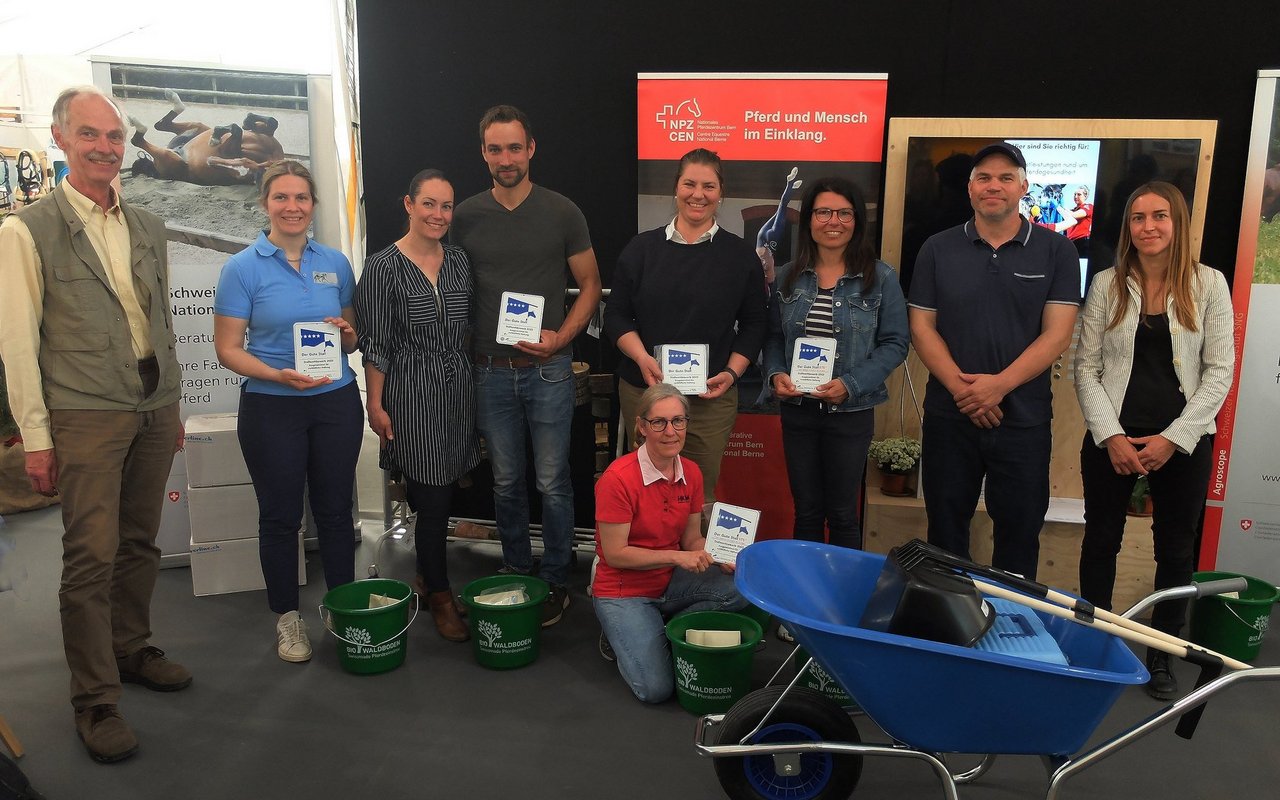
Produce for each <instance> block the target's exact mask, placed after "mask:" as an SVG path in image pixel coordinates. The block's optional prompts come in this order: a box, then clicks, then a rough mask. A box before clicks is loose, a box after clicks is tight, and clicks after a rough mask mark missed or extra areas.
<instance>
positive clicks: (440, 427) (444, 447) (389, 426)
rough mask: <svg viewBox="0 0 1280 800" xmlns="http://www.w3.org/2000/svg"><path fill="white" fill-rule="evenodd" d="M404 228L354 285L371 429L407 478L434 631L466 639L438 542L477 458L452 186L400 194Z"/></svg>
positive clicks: (431, 183) (435, 177) (436, 180)
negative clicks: (450, 239)
mask: <svg viewBox="0 0 1280 800" xmlns="http://www.w3.org/2000/svg"><path fill="white" fill-rule="evenodd" d="M404 208H405V211H406V213H407V214H408V216H409V230H408V232H407V233H406V234H405V235H404V236H402V237H401V238H400V239H399V240H398V241H397V242H395V244H393V245H391V246H390V247H388V248H386V249H385V250H382V251H381V252H379V253H377V254H375V255H373V256H370V257H369V259H368V260H367V261H366V262H365V267H364V274H363V275H362V276H361V278H360V282H359V285H358V286H357V287H356V295H355V312H356V319H357V320H358V325H357V330H359V331H360V350H361V352H362V353H363V354H364V369H365V381H366V384H367V388H368V401H367V403H368V411H369V427H370V428H372V429H373V431H374V433H376V434H378V439H379V441H380V443H381V446H382V455H381V464H382V466H383V468H387V469H390V468H396V469H398V470H399V471H400V472H401V473H402V474H403V475H404V478H405V484H406V489H407V494H408V501H409V507H410V508H411V509H413V510H414V511H415V512H417V515H418V518H417V523H416V525H415V528H414V539H415V541H416V543H417V560H418V573H419V574H420V575H421V576H422V581H423V583H424V585H425V590H426V599H427V604H428V606H429V608H430V610H431V616H432V619H433V620H434V621H435V625H436V630H437V631H439V632H440V635H441V636H443V637H444V638H446V639H448V640H450V641H455V642H462V641H466V640H467V638H468V634H467V628H466V625H465V624H463V622H462V619H461V617H460V615H459V614H458V608H457V605H456V602H455V600H454V596H453V592H452V590H451V589H450V587H449V573H448V569H447V567H446V564H445V537H446V534H447V531H448V525H449V507H450V504H451V501H452V499H453V486H454V484H455V483H456V482H457V480H458V479H459V478H461V477H462V476H463V475H465V474H466V473H467V472H468V471H469V470H470V469H471V468H472V467H474V466H475V465H476V464H477V463H478V462H479V460H480V453H479V446H478V440H477V438H476V432H475V394H474V388H473V385H472V382H471V367H470V365H469V363H468V361H467V356H466V351H465V349H464V345H465V341H466V336H467V331H468V329H469V309H470V303H471V267H470V264H469V263H468V261H467V255H466V253H465V252H463V250H462V248H460V247H455V246H453V245H447V244H444V243H443V239H444V237H445V234H446V233H448V231H449V225H450V223H451V222H452V221H453V186H451V185H450V184H449V182H448V181H447V180H445V177H444V175H443V174H442V173H440V172H439V171H438V170H433V169H428V170H423V171H422V172H419V173H418V174H417V175H415V176H414V177H413V180H412V181H411V182H410V183H409V194H407V195H406V196H405V198H404Z"/></svg>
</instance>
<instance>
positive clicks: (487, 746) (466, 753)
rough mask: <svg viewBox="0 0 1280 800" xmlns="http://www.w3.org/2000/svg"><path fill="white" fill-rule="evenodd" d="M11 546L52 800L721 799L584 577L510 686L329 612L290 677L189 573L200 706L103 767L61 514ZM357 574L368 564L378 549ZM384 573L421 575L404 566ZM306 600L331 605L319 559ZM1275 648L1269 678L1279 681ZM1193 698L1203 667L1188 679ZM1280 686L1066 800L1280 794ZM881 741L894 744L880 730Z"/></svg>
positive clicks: (922, 771) (25, 665)
mask: <svg viewBox="0 0 1280 800" xmlns="http://www.w3.org/2000/svg"><path fill="white" fill-rule="evenodd" d="M5 521H6V524H5V526H4V527H3V528H0V535H3V536H5V537H6V538H7V539H8V540H9V541H10V543H12V544H14V545H15V546H16V549H15V551H14V552H12V553H11V554H10V555H9V556H8V558H10V559H13V561H11V562H10V566H16V567H18V568H19V570H20V571H25V572H26V573H27V576H26V579H25V581H24V582H23V583H21V584H20V585H19V586H18V588H17V589H16V590H15V591H9V592H4V593H0V714H3V715H4V717H5V718H6V719H7V720H8V721H9V723H10V725H11V726H12V727H13V728H14V730H15V731H16V732H17V734H18V735H19V737H20V738H21V740H22V742H23V744H24V745H25V746H26V749H27V755H26V757H25V758H23V759H22V760H21V761H20V762H19V763H20V765H21V766H22V768H23V769H24V770H25V771H26V772H27V774H28V776H29V777H30V778H31V780H32V782H33V783H34V784H35V785H36V786H37V787H38V788H39V789H41V790H42V791H43V792H45V793H46V794H47V795H48V797H49V798H50V800H70V799H71V798H94V800H114V798H239V797H255V798H285V797H305V798H315V799H317V800H319V799H323V798H347V797H377V798H436V797H476V798H521V800H539V799H540V798H567V797H582V798H595V797H611V798H659V797H662V798H668V797H670V798H715V797H721V796H723V795H722V793H721V791H720V788H719V784H718V783H717V781H716V778H715V774H714V771H713V769H712V765H711V763H710V762H709V761H708V760H705V759H702V758H700V757H698V756H697V755H695V754H694V752H693V747H692V744H691V740H692V734H693V724H694V718H693V717H692V716H691V715H689V714H687V713H685V712H684V711H683V710H682V709H681V708H680V707H679V706H678V705H676V704H675V703H674V702H668V703H666V704H664V705H662V706H659V707H656V708H649V707H643V706H641V705H640V704H638V703H636V702H635V701H633V700H632V699H631V696H630V693H629V692H628V691H627V690H626V688H625V687H624V686H623V684H622V683H621V681H620V679H619V678H618V677H617V674H616V672H615V671H614V668H613V667H612V665H610V664H607V663H606V662H604V661H603V660H601V659H600V657H599V656H598V655H597V654H596V636H597V633H598V628H597V626H596V623H595V619H594V615H593V614H592V613H591V608H590V605H589V598H587V597H586V595H585V585H586V581H587V576H586V572H587V570H586V566H585V559H584V562H583V563H582V564H580V565H579V567H578V568H577V569H576V571H575V573H574V576H573V581H572V584H571V589H572V593H573V594H572V596H573V605H572V607H571V608H570V609H569V611H568V612H567V616H566V618H565V621H564V622H563V623H562V624H560V625H558V626H556V627H554V628H551V629H549V630H548V631H546V634H545V636H544V637H543V642H542V653H541V657H540V658H539V660H538V661H537V663H535V664H534V665H532V666H530V667H528V668H525V669H521V670H516V671H512V672H492V671H488V670H485V669H482V668H481V667H479V666H477V665H476V664H475V663H474V662H473V660H472V657H471V653H470V650H469V645H454V644H450V643H448V642H445V641H444V640H442V639H440V638H439V637H438V636H436V634H435V632H434V630H432V628H431V626H430V622H429V620H426V619H421V620H419V622H418V624H417V625H416V626H415V627H414V628H413V630H412V632H411V636H410V645H409V655H408V659H407V661H406V663H405V665H404V666H403V667H401V668H400V669H398V670H396V671H394V672H391V673H387V674H384V675H380V676H365V677H359V676H354V675H349V674H346V673H344V672H343V671H342V670H341V668H340V667H339V665H338V662H337V653H336V650H335V648H334V647H333V646H332V645H330V644H329V643H328V642H325V641H324V640H323V638H322V637H323V633H321V632H319V631H318V630H317V629H318V627H319V625H318V621H317V617H316V614H315V613H314V612H310V611H308V612H306V614H307V616H308V619H309V621H310V622H311V624H312V632H313V633H312V637H313V643H314V644H315V646H316V650H315V652H316V655H315V658H314V659H313V660H312V661H311V662H310V663H309V664H304V665H293V664H285V663H283V662H281V661H279V660H278V659H277V658H276V656H275V652H274V630H273V627H274V626H273V618H272V615H271V614H270V613H269V612H268V610H267V608H266V601H265V596H264V594H263V593H261V592H252V593H245V594H236V595H225V596H220V597H203V598H197V597H193V596H192V594H191V583H190V575H189V574H188V571H187V570H186V569H171V570H165V571H163V572H162V573H161V575H160V580H159V585H158V588H157V591H156V596H155V601H154V628H155V638H154V642H155V644H156V645H158V646H160V647H162V648H164V649H166V650H167V651H168V652H169V654H170V655H171V656H173V657H174V658H177V659H179V660H181V661H182V662H183V663H185V664H187V665H188V666H190V667H191V668H192V670H193V671H194V673H195V675H196V680H195V684H194V685H193V686H192V687H191V688H190V689H188V690H187V691H183V692H178V693H175V694H169V695H166V694H157V693H153V692H148V691H146V690H145V689H142V688H140V687H136V686H127V687H125V697H124V701H123V703H122V710H123V712H124V713H125V715H126V718H127V719H128V720H129V722H130V723H131V724H132V725H133V726H134V728H135V730H136V731H137V732H138V735H139V737H140V739H141V742H142V748H141V751H140V753H139V754H138V756H137V757H135V758H133V759H131V760H129V761H126V762H123V763H121V764H117V765H112V766H100V765H97V764H95V763H93V762H92V761H90V759H89V758H88V756H87V755H86V754H85V753H84V751H83V749H82V748H81V745H80V743H79V741H78V740H77V738H76V736H75V732H74V729H73V727H72V720H71V717H72V715H71V707H70V705H69V704H68V703H67V699H66V696H67V695H66V692H67V671H66V665H65V662H64V661H63V656H62V647H61V638H60V632H59V628H58V615H57V583H58V572H59V569H60V566H59V558H60V543H59V536H60V533H61V526H60V521H59V516H58V509H57V508H56V507H55V508H52V509H46V510H44V511H36V512H30V513H27V514H19V515H11V516H9V517H7V518H6V520H5ZM360 558H361V562H362V563H363V562H367V561H371V560H372V559H373V556H372V548H371V547H370V546H369V545H368V544H367V543H366V545H365V546H363V547H362V549H361V556H360ZM450 559H451V569H452V575H453V578H454V582H455V584H456V585H457V586H461V585H462V584H463V583H465V582H466V581H467V580H469V579H471V578H474V577H479V576H481V575H484V574H488V573H489V572H491V571H492V570H493V569H494V568H496V567H497V566H498V564H499V562H500V559H499V554H498V551H497V550H496V549H493V548H491V547H489V546H486V545H478V544H470V543H463V544H452V545H450ZM382 564H383V566H384V568H386V567H389V568H390V570H391V572H393V573H395V572H403V571H404V570H406V569H408V568H410V564H411V560H410V557H409V555H408V554H407V553H404V552H398V551H394V550H392V551H388V554H387V555H386V556H384V557H383V559H382ZM308 575H309V578H310V580H309V582H308V585H307V586H306V587H305V588H304V589H303V604H304V607H305V608H307V609H313V608H314V607H315V605H316V604H317V603H319V601H320V598H321V596H322V594H323V588H322V583H323V579H322V577H321V575H320V571H319V565H318V564H317V563H316V558H315V557H314V555H313V556H311V557H310V558H309V559H308ZM1272 637H1273V640H1272V642H1271V643H1270V645H1268V646H1267V647H1266V648H1265V649H1264V652H1263V654H1262V658H1261V659H1260V660H1259V663H1260V664H1266V665H1274V664H1276V663H1277V659H1278V657H1280V646H1277V645H1276V644H1275V642H1274V639H1275V635H1274V634H1273V635H1272ZM785 655H786V649H785V648H784V647H783V646H782V645H781V644H780V643H778V642H777V641H776V640H774V639H772V638H770V641H769V644H768V646H767V647H766V649H765V650H764V651H762V652H761V653H760V654H758V656H757V658H756V667H755V673H756V674H755V677H756V681H757V684H758V685H759V684H762V683H763V682H764V680H765V679H766V678H767V677H768V676H769V675H770V674H771V673H772V671H773V669H774V668H775V667H776V666H777V664H778V663H779V662H780V661H781V660H782V659H783V658H784V656H785ZM1178 671H1179V675H1180V678H1181V679H1182V681H1183V683H1184V684H1187V683H1190V682H1191V680H1192V679H1193V676H1192V670H1191V669H1190V668H1189V667H1187V666H1186V665H1181V664H1180V665H1179V670H1178ZM1159 708H1161V706H1160V704H1158V703H1155V702H1154V701H1152V700H1150V699H1148V698H1147V697H1146V696H1145V695H1144V694H1143V693H1142V691H1141V690H1140V689H1137V688H1134V689H1130V690H1128V691H1127V692H1126V694H1125V695H1124V696H1123V697H1122V698H1121V699H1120V701H1119V702H1118V703H1117V704H1116V706H1115V708H1114V709H1113V710H1112V712H1111V714H1110V715H1109V716H1108V717H1107V719H1106V720H1104V722H1103V723H1102V725H1101V726H1100V728H1099V731H1098V734H1097V736H1098V737H1099V738H1101V737H1105V736H1110V735H1112V734H1114V733H1115V732H1117V731H1120V730H1123V729H1125V728H1127V727H1129V726H1132V725H1134V724H1136V723H1137V722H1139V721H1140V720H1142V719H1144V718H1145V717H1146V716H1148V715H1149V714H1152V713H1154V712H1155V711H1157V710H1158V709H1159ZM1278 712H1280V685H1277V684H1276V683H1269V684H1255V685H1245V686H1242V687H1240V688H1238V689H1235V690H1232V691H1229V692H1226V693H1224V694H1223V695H1222V696H1221V698H1220V699H1218V700H1215V701H1214V702H1213V703H1211V704H1210V705H1209V707H1208V710H1207V712H1206V714H1205V716H1204V720H1203V722H1202V724H1201V726H1200V730H1199V732H1198V733H1197V735H1196V737H1195V738H1194V739H1193V740H1191V741H1189V742H1188V741H1184V740H1182V739H1179V738H1177V737H1176V736H1174V734H1173V731H1172V730H1171V729H1169V728H1166V729H1162V730H1160V731H1157V732H1156V733H1154V734H1152V735H1151V736H1149V737H1147V738H1146V739H1143V740H1141V741H1139V742H1137V743H1136V744H1134V745H1132V746H1131V747H1129V748H1128V749H1125V750H1122V751H1120V752H1119V753H1118V754H1117V755H1115V756H1114V757H1113V758H1111V759H1109V760H1106V761H1103V762H1101V763H1100V764H1098V765H1097V766H1094V767H1092V768H1091V769H1089V770H1086V771H1085V772H1083V773H1082V774H1081V775H1080V776H1078V777H1077V778H1075V779H1074V780H1072V781H1071V782H1069V783H1068V784H1067V786H1066V791H1065V792H1064V794H1063V796H1064V797H1068V798H1096V797H1108V798H1110V797H1117V798H1127V799H1132V800H1137V799H1138V798H1160V800H1166V798H1238V797H1259V798H1261V797H1276V796H1277V790H1276V786H1278V785H1280V758H1277V739H1278V738H1280V737H1278V735H1277V734H1278V733H1280V728H1278V724H1277V723H1278V721H1280V713H1278ZM858 725H859V728H860V729H861V731H862V736H863V738H864V739H867V740H876V739H879V740H883V735H882V734H881V733H880V732H879V731H878V729H876V727H875V725H874V724H873V723H871V722H870V721H868V720H866V719H865V718H863V719H861V720H860V721H859V723H858ZM1044 787H1045V772H1044V769H1043V767H1042V766H1041V764H1040V761H1039V760H1038V759H1036V758H1034V757H1025V756H1019V757H1013V756H1010V757H1005V758H1003V759H1001V760H999V761H997V762H996V764H995V766H994V768H993V769H992V771H991V772H989V773H988V774H987V775H986V776H984V777H983V778H982V780H981V781H980V782H979V783H978V784H976V785H971V786H966V787H962V789H961V797H963V798H975V799H978V798H987V799H989V800H1002V799H1004V798H1029V797H1038V796H1043V793H1044ZM854 796H855V797H862V798H903V797H906V798H918V797H922V798H935V797H941V796H942V792H941V789H940V787H939V785H938V784H937V782H936V780H935V779H934V778H933V776H932V775H931V773H930V772H929V771H928V770H927V768H926V767H924V766H923V765H921V764H917V763H912V762H907V761H902V760H897V759H868V760H867V761H866V763H865V765H864V769H863V776H862V782H861V783H860V784H859V787H858V790H857V791H856V792H855V794H854Z"/></svg>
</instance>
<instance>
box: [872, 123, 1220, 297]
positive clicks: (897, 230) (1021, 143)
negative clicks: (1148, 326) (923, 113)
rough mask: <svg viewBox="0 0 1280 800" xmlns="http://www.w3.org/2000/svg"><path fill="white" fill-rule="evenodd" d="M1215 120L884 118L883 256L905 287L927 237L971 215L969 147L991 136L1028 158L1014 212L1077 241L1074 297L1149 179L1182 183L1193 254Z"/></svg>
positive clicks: (1107, 255) (1104, 263) (1107, 262)
mask: <svg viewBox="0 0 1280 800" xmlns="http://www.w3.org/2000/svg"><path fill="white" fill-rule="evenodd" d="M1216 127H1217V123H1216V122H1213V121H1201V120H1046V119H983V120H979V119H906V118H900V119H894V120H891V121H890V123H889V157H888V159H887V164H886V173H885V175H886V177H885V181H886V183H885V187H886V188H885V204H884V206H885V207H884V236H883V240H884V247H883V248H882V253H883V256H884V259H885V260H886V261H888V262H889V263H890V264H893V265H894V266H896V267H897V268H898V271H899V274H900V275H901V278H902V283H903V287H904V289H907V290H908V291H909V287H910V282H911V275H912V272H913V271H914V268H915V258H916V255H917V254H918V253H919V252H920V247H921V245H923V244H924V242H925V240H926V239H928V238H929V237H930V236H932V235H933V234H935V233H938V232H939V231H942V230H945V229H947V228H949V227H952V226H954V225H959V224H962V223H964V222H965V221H966V220H968V219H969V218H970V217H972V216H973V208H972V206H971V205H970V203H969V194H968V188H967V186H968V181H969V173H970V170H971V169H972V167H973V155H974V154H975V153H977V152H978V150H979V149H981V148H982V147H984V146H986V145H988V144H991V143H992V142H994V141H1006V142H1009V143H1011V144H1015V145H1017V146H1018V147H1019V148H1020V149H1021V150H1022V152H1023V155H1024V156H1025V157H1026V160H1027V182H1028V189H1027V193H1026V195H1025V196H1024V197H1023V198H1022V202H1021V204H1020V208H1019V211H1020V212H1021V214H1022V215H1023V216H1024V217H1026V218H1027V219H1029V220H1031V221H1032V222H1033V223H1034V224H1037V225H1041V226H1043V227H1045V228H1048V229H1050V230H1053V231H1055V232H1058V233H1060V234H1061V235H1063V236H1065V237H1067V238H1068V239H1070V240H1071V242H1072V244H1073V245H1075V248H1076V251H1077V253H1078V255H1079V258H1080V275H1081V287H1080V291H1081V296H1082V297H1083V295H1084V293H1085V291H1086V290H1087V288H1088V284H1089V280H1090V279H1091V278H1092V276H1093V275H1094V274H1096V273H1097V272H1099V271H1101V270H1104V269H1106V268H1107V267H1110V266H1112V265H1113V264H1114V263H1115V252H1116V243H1117V241H1118V239H1119V235H1120V228H1121V225H1122V223H1123V220H1122V219H1121V217H1122V216H1123V213H1124V205H1125V201H1126V200H1127V199H1128V197H1129V194H1130V193H1131V192H1132V191H1133V190H1134V189H1136V188H1137V187H1138V186H1140V185H1142V184H1143V183H1146V182H1147V181H1152V180H1163V181H1168V182H1170V183H1172V184H1174V185H1175V186H1177V187H1178V188H1179V189H1181V190H1182V193H1183V195H1184V196H1185V197H1186V199H1187V204H1188V206H1189V207H1190V209H1191V215H1192V226H1191V227H1192V249H1193V252H1194V253H1195V254H1196V255H1197V256H1198V254H1199V250H1200V236H1201V231H1202V229H1203V226H1204V200H1205V197H1206V196H1207V194H1208V189H1209V172H1210V170H1209V167H1210V165H1211V159H1212V155H1213V137H1214V133H1215V130H1216Z"/></svg>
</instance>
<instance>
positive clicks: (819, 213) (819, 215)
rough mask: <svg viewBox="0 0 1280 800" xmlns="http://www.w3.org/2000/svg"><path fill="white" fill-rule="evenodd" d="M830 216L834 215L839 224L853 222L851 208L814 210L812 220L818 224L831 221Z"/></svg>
mask: <svg viewBox="0 0 1280 800" xmlns="http://www.w3.org/2000/svg"><path fill="white" fill-rule="evenodd" d="M832 214H835V215H836V219H838V220H840V221H841V222H853V209H852V208H841V209H834V208H815V209H814V210H813V218H814V219H816V220H817V221H818V222H827V221H828V220H830V219H831V215H832Z"/></svg>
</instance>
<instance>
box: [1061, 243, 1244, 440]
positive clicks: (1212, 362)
mask: <svg viewBox="0 0 1280 800" xmlns="http://www.w3.org/2000/svg"><path fill="white" fill-rule="evenodd" d="M1115 271H1116V268H1115V267H1112V268H1111V269H1108V270H1104V271H1102V272H1099V273H1098V274H1097V275H1095V276H1094V277H1093V283H1092V284H1091V285H1090V287H1089V296H1088V297H1087V298H1086V299H1085V303H1084V313H1083V314H1082V317H1081V324H1080V343H1079V345H1077V347H1076V363H1075V371H1076V397H1077V398H1078V399H1079V400H1080V409H1081V411H1083V412H1084V421H1085V424H1086V425H1087V426H1088V428H1089V431H1090V432H1091V433H1092V434H1093V441H1094V444H1096V445H1097V446H1099V447H1105V445H1104V444H1103V443H1104V442H1105V441H1106V440H1107V439H1109V438H1111V437H1112V436H1115V435H1116V434H1123V433H1124V429H1123V428H1121V426H1120V407H1121V406H1122V405H1123V404H1124V395H1125V391H1126V390H1127V389H1128V388H1129V374H1130V372H1131V371H1132V370H1133V339H1134V335H1135V334H1136V332H1137V330H1138V310H1139V309H1140V308H1141V307H1142V293H1141V290H1140V289H1139V287H1138V284H1137V283H1136V281H1134V280H1133V279H1130V281H1129V296H1130V299H1131V302H1130V303H1129V307H1128V310H1127V311H1126V312H1125V315H1124V318H1123V319H1122V320H1121V321H1120V324H1119V325H1117V326H1115V327H1114V328H1112V329H1111V330H1107V329H1106V328H1107V323H1108V322H1109V321H1110V320H1111V315H1112V313H1113V305H1112V302H1113V301H1112V297H1113V295H1114V293H1115ZM1194 287H1195V292H1194V301H1195V315H1196V326H1197V330H1194V331H1192V330H1188V329H1187V328H1184V327H1183V326H1182V324H1181V323H1180V322H1179V321H1178V317H1177V314H1175V313H1174V311H1173V299H1172V298H1170V299H1169V304H1168V307H1167V313H1168V315H1169V335H1170V337H1171V338H1172V339H1173V371H1174V373H1175V374H1177V376H1178V384H1179V387H1180V388H1181V389H1182V395H1183V397H1185V398H1186V399H1187V404H1186V407H1184V408H1183V409H1182V413H1181V414H1180V415H1179V416H1178V418H1177V419H1175V420H1174V421H1173V422H1172V423H1170V425H1169V427H1168V428H1166V429H1165V430H1163V431H1161V433H1160V435H1161V436H1163V437H1164V438H1166V439H1168V440H1169V441H1170V442H1173V444H1174V445H1175V446H1176V447H1177V448H1178V449H1179V450H1181V451H1182V452H1184V453H1190V452H1191V451H1192V450H1194V449H1195V446H1196V442H1198V441H1199V440H1200V437H1202V436H1204V435H1205V434H1209V433H1213V432H1214V431H1215V430H1216V428H1215V425H1214V421H1213V420H1214V417H1216V416H1217V414H1218V409H1220V408H1222V403H1223V401H1224V400H1225V399H1226V397H1227V390H1228V389H1230V388H1231V376H1232V373H1233V370H1234V368H1235V341H1234V339H1233V334H1232V328H1231V326H1232V309H1231V292H1230V291H1229V290H1228V289H1227V280H1226V278H1224V277H1223V276H1222V273H1221V272H1218V271H1217V270H1215V269H1211V268H1209V267H1206V266H1205V265H1203V264H1196V275H1195V278H1194Z"/></svg>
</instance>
